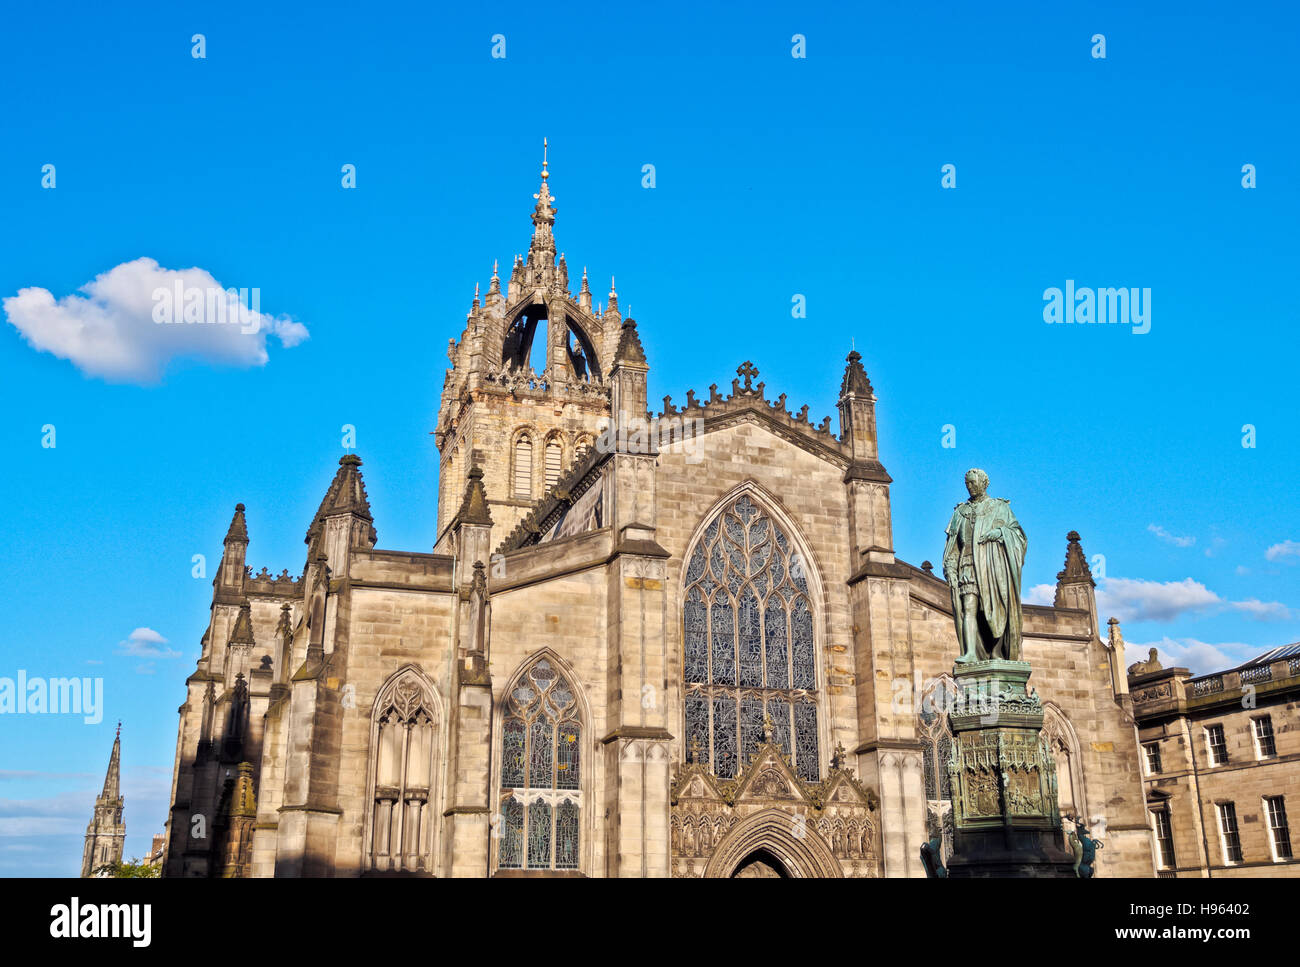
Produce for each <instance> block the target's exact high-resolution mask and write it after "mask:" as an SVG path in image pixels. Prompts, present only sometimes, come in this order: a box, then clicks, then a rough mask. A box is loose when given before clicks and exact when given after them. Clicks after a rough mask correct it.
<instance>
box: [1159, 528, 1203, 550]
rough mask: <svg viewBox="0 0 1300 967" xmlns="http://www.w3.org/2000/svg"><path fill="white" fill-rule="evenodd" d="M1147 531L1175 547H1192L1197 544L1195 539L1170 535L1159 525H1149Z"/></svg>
mask: <svg viewBox="0 0 1300 967" xmlns="http://www.w3.org/2000/svg"><path fill="white" fill-rule="evenodd" d="M1147 530H1149V531H1150V532H1151V533H1152V534H1155V535H1156V537H1158V538H1160V539H1161V540H1162V541H1165V542H1166V543H1168V544H1173V545H1174V546H1175V547H1191V546H1192V545H1193V544H1195V543H1196V538H1195V537H1179V536H1178V535H1177V534H1171V533H1169V531H1167V530H1165V529H1164V528H1163V527H1161V526H1160V525H1159V524H1147Z"/></svg>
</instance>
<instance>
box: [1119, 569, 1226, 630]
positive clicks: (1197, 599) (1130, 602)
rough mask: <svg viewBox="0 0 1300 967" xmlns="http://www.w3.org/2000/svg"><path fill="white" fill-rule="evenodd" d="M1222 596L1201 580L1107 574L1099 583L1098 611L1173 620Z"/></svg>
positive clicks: (1204, 608)
mask: <svg viewBox="0 0 1300 967" xmlns="http://www.w3.org/2000/svg"><path fill="white" fill-rule="evenodd" d="M1222 603H1223V599H1222V598H1220V597H1219V596H1218V595H1217V594H1215V593H1214V592H1213V591H1211V590H1210V589H1209V588H1207V587H1206V586H1205V585H1204V584H1201V583H1200V582H1198V581H1193V580H1192V579H1191V578H1184V579H1183V580H1181V581H1143V580H1140V579H1138V578H1106V579H1105V580H1103V581H1102V582H1100V584H1099V585H1098V586H1097V613H1098V615H1099V616H1103V617H1105V618H1111V617H1115V618H1119V620H1120V621H1172V620H1173V619H1174V618H1177V617H1178V616H1180V615H1183V614H1189V613H1191V614H1195V613H1197V612H1202V611H1207V610H1209V609H1210V608H1213V607H1215V606H1216V605H1219V604H1222Z"/></svg>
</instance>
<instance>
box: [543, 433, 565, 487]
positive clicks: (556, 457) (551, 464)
mask: <svg viewBox="0 0 1300 967" xmlns="http://www.w3.org/2000/svg"><path fill="white" fill-rule="evenodd" d="M563 460H564V447H563V446H561V444H560V441H559V440H557V439H556V438H555V437H551V438H550V439H549V440H547V441H546V489H547V490H550V489H551V488H552V487H554V486H555V485H556V484H557V483H559V482H560V470H561V469H562V464H563Z"/></svg>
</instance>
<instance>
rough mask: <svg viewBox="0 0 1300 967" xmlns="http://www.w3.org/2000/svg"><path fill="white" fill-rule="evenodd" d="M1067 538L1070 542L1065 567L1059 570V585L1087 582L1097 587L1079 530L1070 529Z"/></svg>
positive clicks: (1057, 576)
mask: <svg viewBox="0 0 1300 967" xmlns="http://www.w3.org/2000/svg"><path fill="white" fill-rule="evenodd" d="M1065 539H1066V541H1067V542H1068V543H1067V544H1066V545H1065V567H1064V568H1062V569H1061V570H1060V571H1059V572H1057V575H1056V583H1057V585H1058V586H1059V585H1062V584H1087V585H1089V586H1091V587H1094V588H1095V587H1096V586H1097V582H1096V581H1094V580H1093V579H1092V571H1091V570H1090V569H1089V567H1088V559H1087V558H1086V557H1084V555H1083V547H1082V546H1080V544H1079V532H1078V531H1070V533H1068V534H1066V535H1065Z"/></svg>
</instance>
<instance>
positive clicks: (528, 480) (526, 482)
mask: <svg viewBox="0 0 1300 967" xmlns="http://www.w3.org/2000/svg"><path fill="white" fill-rule="evenodd" d="M515 496H516V497H518V498H521V499H523V500H531V499H532V496H533V441H532V440H531V439H529V438H528V437H527V436H521V437H520V438H519V439H518V440H516V441H515Z"/></svg>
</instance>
